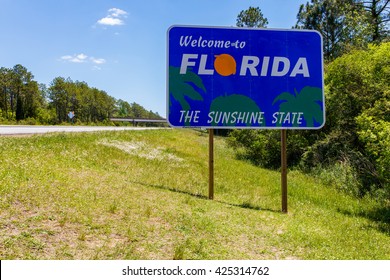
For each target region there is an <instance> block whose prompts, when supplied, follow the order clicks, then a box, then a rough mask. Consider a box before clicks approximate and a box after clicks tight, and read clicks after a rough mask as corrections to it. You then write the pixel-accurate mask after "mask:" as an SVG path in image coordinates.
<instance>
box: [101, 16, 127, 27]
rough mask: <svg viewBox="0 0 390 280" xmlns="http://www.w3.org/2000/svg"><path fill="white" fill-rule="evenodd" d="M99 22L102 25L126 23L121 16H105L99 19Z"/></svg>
mask: <svg viewBox="0 0 390 280" xmlns="http://www.w3.org/2000/svg"><path fill="white" fill-rule="evenodd" d="M97 23H99V24H101V25H111V26H114V25H123V24H124V22H123V20H121V19H119V18H112V17H105V18H102V19H99V20H98V22H97Z"/></svg>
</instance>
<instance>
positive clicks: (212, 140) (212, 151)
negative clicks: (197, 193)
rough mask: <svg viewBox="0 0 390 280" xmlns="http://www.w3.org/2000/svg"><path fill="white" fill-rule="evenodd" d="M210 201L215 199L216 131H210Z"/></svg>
mask: <svg viewBox="0 0 390 280" xmlns="http://www.w3.org/2000/svg"><path fill="white" fill-rule="evenodd" d="M209 199H214V129H212V128H210V129H209Z"/></svg>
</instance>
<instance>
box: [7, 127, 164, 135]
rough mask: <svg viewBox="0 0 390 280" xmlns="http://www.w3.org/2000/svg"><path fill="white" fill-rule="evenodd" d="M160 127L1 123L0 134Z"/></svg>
mask: <svg viewBox="0 0 390 280" xmlns="http://www.w3.org/2000/svg"><path fill="white" fill-rule="evenodd" d="M145 129H161V128H158V127H116V126H40V125H0V135H25V134H42V133H50V132H89V131H107V130H145Z"/></svg>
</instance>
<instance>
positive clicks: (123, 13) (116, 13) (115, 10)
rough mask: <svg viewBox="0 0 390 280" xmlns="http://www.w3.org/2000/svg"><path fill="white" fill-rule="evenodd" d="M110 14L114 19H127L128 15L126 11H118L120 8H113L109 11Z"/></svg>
mask: <svg viewBox="0 0 390 280" xmlns="http://www.w3.org/2000/svg"><path fill="white" fill-rule="evenodd" d="M108 13H109V15H111V16H112V17H121V16H124V17H126V15H127V12H126V11H124V10H121V9H118V8H111V9H109V10H108Z"/></svg>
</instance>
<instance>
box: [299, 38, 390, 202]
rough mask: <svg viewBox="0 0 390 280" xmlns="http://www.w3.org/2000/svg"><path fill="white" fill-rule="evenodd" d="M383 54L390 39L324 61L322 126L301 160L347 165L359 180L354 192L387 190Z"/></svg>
mask: <svg viewBox="0 0 390 280" xmlns="http://www.w3.org/2000/svg"><path fill="white" fill-rule="evenodd" d="M389 53H390V43H383V44H381V45H379V46H370V47H369V49H368V50H367V51H354V52H351V53H350V54H346V55H344V56H342V57H340V58H337V59H336V60H334V61H333V62H332V63H331V64H329V65H328V67H327V69H326V77H325V82H326V85H327V91H326V97H327V102H326V104H327V125H326V127H325V129H324V131H323V132H324V133H323V136H322V137H321V139H319V140H318V141H316V143H315V144H314V145H312V146H311V147H309V148H308V149H307V151H306V152H305V154H304V157H303V160H302V164H303V166H306V167H313V166H323V167H326V166H331V165H333V164H334V163H335V162H336V163H337V162H338V163H342V164H343V165H344V166H351V167H352V170H353V172H356V178H358V180H359V192H358V193H359V195H365V194H367V193H375V192H376V191H377V190H378V189H381V190H385V193H386V192H387V193H389V192H388V188H389V187H388V186H389V172H388V169H389V161H390V157H389V152H388V151H389V145H390V142H389V136H388V135H389V133H388V131H389V127H390V125H389V124H390V120H389V115H390V109H389V108H390V105H389V103H390V101H389V92H390V85H389V82H388V81H389V80H390V66H389V65H390V57H389V55H388V54H389ZM354 188H355V187H354V186H351V190H352V191H353V189H354ZM353 192H354V191H353ZM386 196H387V199H389V198H390V196H389V194H387V195H385V197H386Z"/></svg>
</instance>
